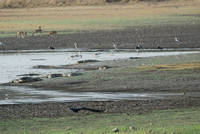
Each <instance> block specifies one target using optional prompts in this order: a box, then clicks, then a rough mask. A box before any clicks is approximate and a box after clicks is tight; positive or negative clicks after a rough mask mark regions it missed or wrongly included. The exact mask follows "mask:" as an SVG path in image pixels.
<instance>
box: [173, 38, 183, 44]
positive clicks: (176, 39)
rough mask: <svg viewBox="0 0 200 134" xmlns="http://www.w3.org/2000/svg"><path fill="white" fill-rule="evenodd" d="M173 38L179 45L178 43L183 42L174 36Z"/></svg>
mask: <svg viewBox="0 0 200 134" xmlns="http://www.w3.org/2000/svg"><path fill="white" fill-rule="evenodd" d="M174 40H175V42H176V43H177V44H178V45H180V44H182V43H183V42H181V41H179V40H178V38H177V37H174Z"/></svg>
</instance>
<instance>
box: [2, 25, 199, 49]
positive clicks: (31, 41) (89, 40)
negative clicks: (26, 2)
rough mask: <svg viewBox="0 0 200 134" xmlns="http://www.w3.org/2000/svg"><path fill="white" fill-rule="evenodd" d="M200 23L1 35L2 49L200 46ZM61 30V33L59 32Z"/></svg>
mask: <svg viewBox="0 0 200 134" xmlns="http://www.w3.org/2000/svg"><path fill="white" fill-rule="evenodd" d="M199 27H200V25H195V24H191V25H178V26H176V25H174V26H171V25H169V26H167V25H165V26H158V27H155V26H154V27H151V26H146V27H128V28H127V29H124V30H113V31H97V32H94V33H90V32H87V31H84V32H80V33H75V34H67V35H62V34H58V35H56V37H49V36H47V35H44V36H39V35H38V36H35V37H31V36H29V37H26V38H24V39H18V38H16V37H9V38H0V41H1V42H3V43H5V44H6V46H1V47H0V49H1V50H22V49H48V47H49V46H53V47H55V48H74V45H73V44H74V42H75V41H76V42H78V47H79V48H99V49H102V48H104V49H107V48H112V42H116V43H120V45H119V46H118V47H119V48H121V49H123V48H135V47H136V45H137V44H141V45H142V46H143V48H157V46H160V47H163V48H199V47H200V40H199V35H200V29H199ZM58 33H59V32H58ZM175 37H177V38H178V39H179V40H180V41H181V42H182V43H181V44H180V45H178V44H177V43H175V40H174V38H175Z"/></svg>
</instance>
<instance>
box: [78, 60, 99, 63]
mask: <svg viewBox="0 0 200 134" xmlns="http://www.w3.org/2000/svg"><path fill="white" fill-rule="evenodd" d="M91 62H99V61H98V60H80V61H77V63H78V64H81V63H91Z"/></svg>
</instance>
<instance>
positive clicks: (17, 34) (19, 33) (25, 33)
mask: <svg viewBox="0 0 200 134" xmlns="http://www.w3.org/2000/svg"><path fill="white" fill-rule="evenodd" d="M26 35H27V32H24V31H19V32H17V33H16V37H17V38H24V37H25V36H26Z"/></svg>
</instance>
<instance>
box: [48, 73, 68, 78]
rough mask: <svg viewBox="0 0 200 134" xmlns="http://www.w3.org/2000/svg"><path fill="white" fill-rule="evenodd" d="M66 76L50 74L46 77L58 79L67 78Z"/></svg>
mask: <svg viewBox="0 0 200 134" xmlns="http://www.w3.org/2000/svg"><path fill="white" fill-rule="evenodd" d="M65 76H66V75H65V74H48V75H47V76H46V77H47V78H49V79H50V78H56V77H65Z"/></svg>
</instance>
